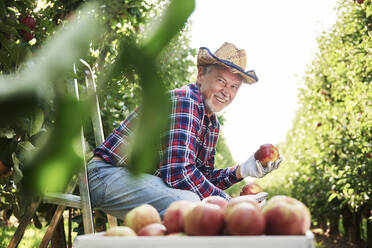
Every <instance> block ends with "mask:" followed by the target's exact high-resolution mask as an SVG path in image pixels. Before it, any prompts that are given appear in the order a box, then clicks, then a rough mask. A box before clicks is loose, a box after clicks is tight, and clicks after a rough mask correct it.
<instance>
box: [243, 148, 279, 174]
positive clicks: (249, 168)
mask: <svg viewBox="0 0 372 248" xmlns="http://www.w3.org/2000/svg"><path fill="white" fill-rule="evenodd" d="M282 161H283V157H279V159H277V160H275V161H274V162H268V163H267V165H266V166H262V164H261V163H260V161H258V160H256V159H255V158H254V154H252V156H250V157H249V158H248V160H246V161H245V162H244V163H242V164H241V165H240V166H239V167H240V171H239V172H240V175H241V176H242V177H248V176H250V177H263V176H265V175H266V174H267V173H269V172H271V171H273V170H276V169H278V167H279V165H280V163H281V162H282Z"/></svg>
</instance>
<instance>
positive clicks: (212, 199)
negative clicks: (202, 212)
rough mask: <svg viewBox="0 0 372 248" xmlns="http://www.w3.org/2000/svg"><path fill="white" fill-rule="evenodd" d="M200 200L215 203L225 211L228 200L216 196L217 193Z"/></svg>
mask: <svg viewBox="0 0 372 248" xmlns="http://www.w3.org/2000/svg"><path fill="white" fill-rule="evenodd" d="M201 202H202V203H210V204H215V205H217V206H219V207H220V208H221V209H222V210H223V211H225V208H226V206H227V204H228V201H227V200H226V199H225V198H223V197H221V196H218V195H212V196H208V197H206V198H204V199H203V200H202V201H201Z"/></svg>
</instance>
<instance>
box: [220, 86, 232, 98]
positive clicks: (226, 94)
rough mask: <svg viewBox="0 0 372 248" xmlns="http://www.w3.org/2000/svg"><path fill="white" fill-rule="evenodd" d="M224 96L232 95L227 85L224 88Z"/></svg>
mask: <svg viewBox="0 0 372 248" xmlns="http://www.w3.org/2000/svg"><path fill="white" fill-rule="evenodd" d="M222 94H224V96H229V95H230V91H229V87H228V86H227V85H226V86H225V87H223V89H222Z"/></svg>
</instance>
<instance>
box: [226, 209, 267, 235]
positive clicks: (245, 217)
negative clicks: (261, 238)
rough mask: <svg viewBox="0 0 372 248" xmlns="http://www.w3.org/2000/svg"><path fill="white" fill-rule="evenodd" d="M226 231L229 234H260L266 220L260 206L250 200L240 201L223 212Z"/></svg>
mask: <svg viewBox="0 0 372 248" xmlns="http://www.w3.org/2000/svg"><path fill="white" fill-rule="evenodd" d="M225 222H226V231H227V233H228V234H230V235H262V234H264V232H265V225H266V220H265V217H264V216H263V214H262V211H261V208H260V207H259V206H258V205H257V204H255V203H252V202H240V203H238V204H235V205H234V206H233V207H231V208H228V209H227V211H226V213H225Z"/></svg>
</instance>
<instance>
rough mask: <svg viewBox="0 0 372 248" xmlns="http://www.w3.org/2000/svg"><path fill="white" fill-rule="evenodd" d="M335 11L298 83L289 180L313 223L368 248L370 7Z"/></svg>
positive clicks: (340, 6) (345, 0)
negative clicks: (335, 16)
mask: <svg viewBox="0 0 372 248" xmlns="http://www.w3.org/2000/svg"><path fill="white" fill-rule="evenodd" d="M337 11H338V12H337V13H338V19H337V22H336V23H335V25H334V26H333V27H332V29H331V30H329V31H327V32H324V33H323V34H322V35H321V36H320V37H319V38H318V47H319V51H318V52H317V54H316V57H315V59H314V60H313V62H312V64H311V65H310V66H309V67H308V70H307V71H306V73H305V76H304V78H303V80H302V81H303V86H302V87H301V88H300V90H299V103H300V107H299V109H298V110H297V114H296V117H295V119H294V122H293V128H292V130H290V132H289V133H288V134H287V139H286V142H285V144H284V148H283V149H284V153H285V157H286V162H285V163H286V165H285V166H286V167H289V168H290V170H289V171H290V174H288V175H287V177H286V178H287V182H290V183H291V185H290V189H291V194H292V195H293V196H294V197H296V198H297V199H300V200H301V201H303V202H304V203H305V204H306V205H307V206H308V207H309V208H310V209H311V213H312V218H313V224H315V225H318V226H320V227H321V228H323V229H325V230H327V229H329V230H330V231H331V232H332V233H339V232H340V230H342V232H343V234H344V235H345V236H346V237H347V238H348V239H350V240H352V241H354V242H356V243H361V242H362V240H364V241H365V242H368V243H369V245H371V242H372V240H371V237H372V218H371V209H372V199H371V196H372V159H371V154H372V118H371V117H372V109H371V107H372V88H371V80H372V54H371V51H372V3H371V1H370V0H366V1H357V2H354V1H350V0H340V1H338V3H337ZM339 223H342V227H343V228H342V229H339ZM367 237H368V240H367Z"/></svg>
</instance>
